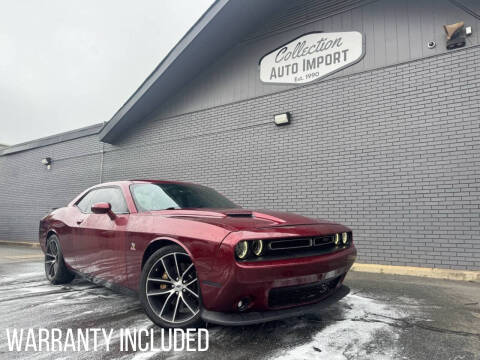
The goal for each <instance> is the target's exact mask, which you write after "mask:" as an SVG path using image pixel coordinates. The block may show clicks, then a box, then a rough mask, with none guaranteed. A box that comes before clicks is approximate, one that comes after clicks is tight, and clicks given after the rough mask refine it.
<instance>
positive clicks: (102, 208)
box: [92, 202, 112, 214]
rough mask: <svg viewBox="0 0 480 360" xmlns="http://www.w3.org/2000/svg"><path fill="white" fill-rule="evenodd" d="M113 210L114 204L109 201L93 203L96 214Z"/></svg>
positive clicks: (93, 211)
mask: <svg viewBox="0 0 480 360" xmlns="http://www.w3.org/2000/svg"><path fill="white" fill-rule="evenodd" d="M110 212H112V205H110V203H107V202H101V203H96V204H93V205H92V213H94V214H108V213H110Z"/></svg>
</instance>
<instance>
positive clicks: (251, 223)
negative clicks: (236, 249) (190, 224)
mask: <svg viewBox="0 0 480 360" xmlns="http://www.w3.org/2000/svg"><path fill="white" fill-rule="evenodd" d="M152 214H158V215H161V216H168V217H174V218H183V219H188V220H194V221H199V222H203V223H208V224H211V225H217V226H220V227H223V228H226V229H229V230H231V231H242V230H248V229H258V228H271V227H287V226H295V225H318V224H332V222H330V221H327V220H317V219H312V218H308V217H306V216H302V215H298V214H294V213H288V212H279V211H270V210H246V209H179V210H162V211H155V212H152Z"/></svg>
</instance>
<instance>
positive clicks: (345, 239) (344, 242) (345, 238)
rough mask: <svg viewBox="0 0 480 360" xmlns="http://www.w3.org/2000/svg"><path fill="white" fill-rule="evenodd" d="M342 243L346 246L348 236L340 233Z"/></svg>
mask: <svg viewBox="0 0 480 360" xmlns="http://www.w3.org/2000/svg"><path fill="white" fill-rule="evenodd" d="M342 242H343V245H347V242H348V234H347V233H346V232H344V233H342Z"/></svg>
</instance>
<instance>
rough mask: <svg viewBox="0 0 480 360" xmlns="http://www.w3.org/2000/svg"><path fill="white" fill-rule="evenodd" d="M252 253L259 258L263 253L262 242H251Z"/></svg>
mask: <svg viewBox="0 0 480 360" xmlns="http://www.w3.org/2000/svg"><path fill="white" fill-rule="evenodd" d="M252 252H253V253H254V254H255V255H256V256H260V255H262V253H263V240H254V241H252Z"/></svg>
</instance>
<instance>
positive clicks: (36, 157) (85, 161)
mask: <svg viewBox="0 0 480 360" xmlns="http://www.w3.org/2000/svg"><path fill="white" fill-rule="evenodd" d="M101 147H102V145H101V143H100V142H99V141H98V138H97V136H96V135H93V136H88V137H83V138H79V139H75V140H71V141H65V142H62V143H57V144H54V145H50V146H45V147H40V148H36V149H33V150H29V151H24V152H20V153H15V154H11V155H5V156H0V240H13V241H38V224H39V220H40V219H41V218H42V217H43V216H44V215H45V214H47V213H48V212H49V211H50V210H51V209H52V208H56V207H61V206H65V204H67V203H69V202H70V201H71V200H72V199H73V198H74V197H75V196H76V195H77V194H79V193H80V192H81V191H83V190H85V188H86V187H89V186H92V185H95V184H97V183H98V182H99V181H100V157H101V155H100V150H101ZM45 157H51V158H52V159H53V163H52V168H51V170H47V168H46V166H45V165H43V164H42V163H41V161H42V159H43V158H45Z"/></svg>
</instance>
